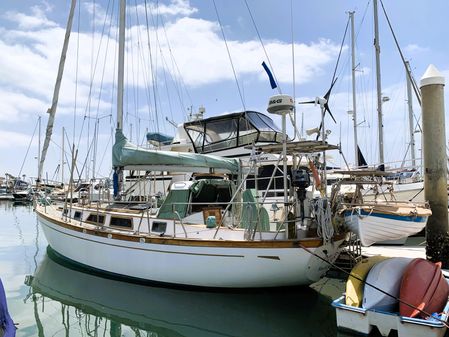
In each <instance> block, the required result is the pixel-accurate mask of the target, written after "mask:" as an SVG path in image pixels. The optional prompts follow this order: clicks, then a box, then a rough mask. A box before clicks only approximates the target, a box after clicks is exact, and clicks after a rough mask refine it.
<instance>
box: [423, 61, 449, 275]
mask: <svg viewBox="0 0 449 337" xmlns="http://www.w3.org/2000/svg"><path fill="white" fill-rule="evenodd" d="M444 82H445V81H444V77H443V75H442V74H441V73H440V72H439V71H438V70H437V69H436V68H435V66H433V65H429V67H428V68H427V70H426V72H425V73H424V75H423V77H422V78H421V83H420V88H421V95H422V124H423V125H422V126H423V137H422V143H423V152H424V196H425V199H426V200H428V201H429V204H430V208H431V209H432V216H431V217H430V218H429V220H428V222H427V227H426V240H427V246H426V256H427V259H428V260H430V261H433V262H438V261H441V262H442V263H443V268H449V235H448V227H449V226H448V204H447V202H448V196H447V153H446V131H445V125H446V124H445V118H444V84H445V83H444Z"/></svg>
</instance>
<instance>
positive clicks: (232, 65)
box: [212, 0, 246, 111]
mask: <svg viewBox="0 0 449 337" xmlns="http://www.w3.org/2000/svg"><path fill="white" fill-rule="evenodd" d="M212 2H213V4H214V9H215V14H216V15H217V20H218V24H219V25H220V29H221V34H222V35H223V41H224V43H225V46H226V51H227V53H228V57H229V62H230V63H231V67H232V72H233V73H234V79H235V83H236V85H237V89H238V92H239V95H240V100H241V102H242V105H243V110H244V111H246V106H245V100H244V99H243V95H242V91H241V90H240V85H239V81H238V79H237V73H236V71H235V67H234V63H233V62H232V57H231V53H230V51H229V46H228V42H227V40H226V36H225V33H224V29H223V25H222V24H221V20H220V15H219V14H218V9H217V4H216V3H215V0H212Z"/></svg>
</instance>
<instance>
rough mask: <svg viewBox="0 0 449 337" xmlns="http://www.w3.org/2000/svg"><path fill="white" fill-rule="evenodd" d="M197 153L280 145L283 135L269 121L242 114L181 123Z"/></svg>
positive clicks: (249, 113)
mask: <svg viewBox="0 0 449 337" xmlns="http://www.w3.org/2000/svg"><path fill="white" fill-rule="evenodd" d="M184 129H185V130H186V132H187V135H188V136H189V138H190V140H191V141H192V144H193V148H194V150H195V152H196V153H210V152H215V151H220V150H228V149H232V148H236V147H241V146H245V145H249V144H253V143H268V144H270V143H280V142H282V132H281V131H280V130H279V128H278V127H277V126H276V125H275V124H274V122H273V120H272V119H271V118H270V117H267V116H265V115H264V114H262V113H260V112H256V111H243V112H237V113H232V114H226V115H223V116H215V117H210V118H206V119H200V120H195V121H191V122H187V123H184Z"/></svg>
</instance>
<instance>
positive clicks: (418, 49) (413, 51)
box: [404, 43, 429, 54]
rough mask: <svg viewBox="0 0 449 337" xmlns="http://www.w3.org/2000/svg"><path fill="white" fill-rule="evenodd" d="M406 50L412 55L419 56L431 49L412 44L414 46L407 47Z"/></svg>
mask: <svg viewBox="0 0 449 337" xmlns="http://www.w3.org/2000/svg"><path fill="white" fill-rule="evenodd" d="M404 50H405V51H406V52H407V53H410V54H418V53H423V52H426V51H429V48H427V47H421V46H418V45H417V44H414V43H412V44H409V45H407V46H405V48H404Z"/></svg>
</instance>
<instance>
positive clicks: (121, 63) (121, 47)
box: [112, 0, 126, 199]
mask: <svg viewBox="0 0 449 337" xmlns="http://www.w3.org/2000/svg"><path fill="white" fill-rule="evenodd" d="M119 18H120V22H119V34H118V75H117V129H116V134H118V133H119V132H122V130H123V90H124V86H123V83H124V78H125V71H124V68H125V27H126V26H125V24H126V22H125V20H126V0H120V15H119ZM122 180H123V171H122V169H121V168H120V167H114V173H113V175H112V181H113V187H114V198H117V199H119V198H120V195H119V191H120V190H121V182H122Z"/></svg>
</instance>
